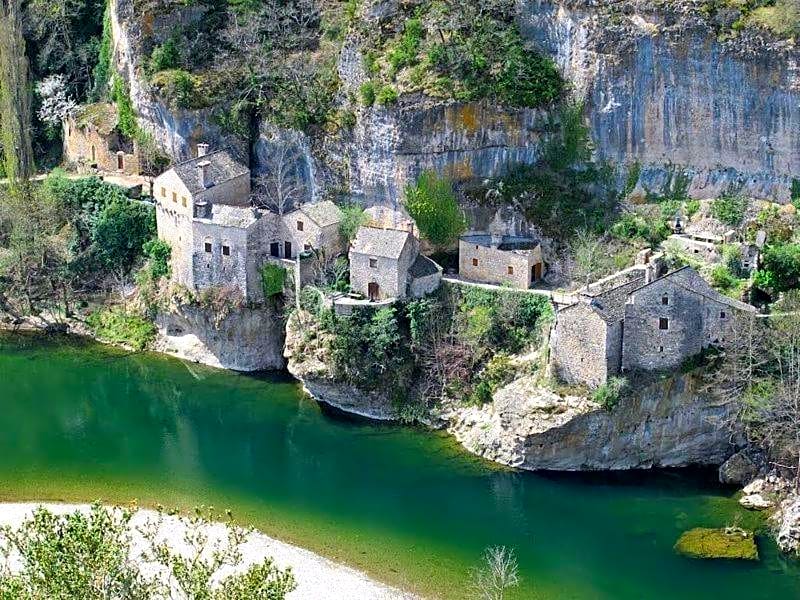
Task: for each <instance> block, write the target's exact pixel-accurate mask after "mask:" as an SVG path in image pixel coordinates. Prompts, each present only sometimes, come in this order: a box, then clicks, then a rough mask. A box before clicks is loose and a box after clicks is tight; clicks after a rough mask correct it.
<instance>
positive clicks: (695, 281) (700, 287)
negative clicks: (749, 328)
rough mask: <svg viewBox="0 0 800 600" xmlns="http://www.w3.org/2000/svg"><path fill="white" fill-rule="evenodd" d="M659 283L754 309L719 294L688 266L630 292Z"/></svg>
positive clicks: (717, 300) (716, 300) (723, 302)
mask: <svg viewBox="0 0 800 600" xmlns="http://www.w3.org/2000/svg"><path fill="white" fill-rule="evenodd" d="M661 283H673V284H675V285H679V286H681V287H682V288H684V289H685V290H688V291H690V292H693V293H695V294H698V295H700V296H703V297H704V298H708V299H709V300H713V301H715V302H719V303H720V304H725V305H727V306H730V307H731V308H735V309H737V310H743V311H747V312H755V311H756V309H755V307H754V306H751V305H750V304H746V303H744V302H740V301H739V300H734V299H733V298H729V297H728V296H725V295H724V294H720V293H719V292H718V291H717V290H715V289H714V288H712V287H711V286H710V285H709V284H708V282H706V280H705V279H703V278H702V277H701V276H700V274H699V273H698V272H697V271H695V270H694V269H693V268H692V267H690V266H685V267H681V268H680V269H677V270H676V271H672V272H671V273H667V274H666V275H664V276H663V277H659V278H658V279H655V280H654V281H651V282H650V283H648V284H647V285H643V286H640V287H638V288H637V289H636V290H634V291H633V292H632V293H634V294H635V293H636V292H638V291H639V290H641V289H643V288H646V287H648V286H651V285H655V284H661Z"/></svg>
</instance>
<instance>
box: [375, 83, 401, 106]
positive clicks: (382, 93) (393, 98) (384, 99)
mask: <svg viewBox="0 0 800 600" xmlns="http://www.w3.org/2000/svg"><path fill="white" fill-rule="evenodd" d="M397 99H398V94H397V90H396V89H394V88H393V87H392V86H391V85H385V86H383V87H382V88H381V89H380V90H378V93H377V94H376V95H375V101H376V102H377V103H378V104H380V105H382V106H386V105H387V104H394V103H395V102H397Z"/></svg>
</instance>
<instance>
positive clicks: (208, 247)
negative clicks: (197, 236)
mask: <svg viewBox="0 0 800 600" xmlns="http://www.w3.org/2000/svg"><path fill="white" fill-rule="evenodd" d="M203 248H204V249H205V251H206V252H208V253H209V254H210V253H211V242H206V243H205V244H203Z"/></svg>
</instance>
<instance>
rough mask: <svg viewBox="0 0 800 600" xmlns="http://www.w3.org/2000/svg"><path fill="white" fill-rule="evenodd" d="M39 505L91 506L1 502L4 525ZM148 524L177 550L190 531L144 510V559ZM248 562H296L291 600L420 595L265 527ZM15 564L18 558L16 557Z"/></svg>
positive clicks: (252, 538)
mask: <svg viewBox="0 0 800 600" xmlns="http://www.w3.org/2000/svg"><path fill="white" fill-rule="evenodd" d="M37 506H44V507H46V508H47V509H49V510H50V511H51V512H53V513H55V514H65V513H69V512H73V511H75V510H81V511H88V510H89V508H90V507H89V506H88V505H85V504H82V505H75V504H49V503H45V504H36V503H19V504H9V503H7V504H0V527H2V526H11V527H17V526H19V525H21V524H22V523H23V522H24V521H25V519H27V518H28V517H30V515H31V514H32V512H33V511H34V509H35V508H36V507H37ZM148 523H159V525H158V527H159V529H158V536H159V538H163V539H165V540H169V542H170V544H171V545H172V546H173V548H174V549H175V550H178V551H180V550H181V544H182V540H183V538H184V533H185V531H186V524H185V522H184V520H182V519H181V518H180V517H176V516H166V515H165V516H163V518H161V520H160V521H159V515H158V513H156V512H155V511H152V510H145V509H140V510H138V511H136V513H135V514H134V516H133V518H132V519H131V522H130V530H131V541H132V544H131V549H132V557H133V558H134V559H139V558H140V557H141V552H142V550H143V549H144V548H145V547H146V542H145V540H144V538H143V536H142V534H141V533H140V532H139V529H140V528H142V527H143V526H145V525H146V524H148ZM206 533H207V534H208V536H209V539H211V540H216V539H225V536H226V528H225V526H224V525H222V524H216V523H211V524H208V525H207V526H206ZM241 551H242V557H243V562H242V565H240V567H239V568H245V567H247V566H248V565H250V564H253V563H255V562H258V561H261V560H263V559H264V558H265V557H272V559H273V561H274V562H275V564H276V565H277V566H278V567H280V568H282V569H284V568H286V567H291V568H292V571H293V572H294V575H295V579H296V580H297V589H296V590H295V591H294V592H292V593H290V594H289V595H288V598H289V600H352V599H354V598H358V599H359V600H373V599H374V600H419V597H418V596H415V595H413V594H410V593H407V592H403V591H401V590H398V589H397V588H392V587H389V586H386V585H384V584H381V583H378V582H376V581H373V580H372V579H370V578H369V577H367V576H366V575H365V574H364V573H361V572H360V571H356V570H355V569H352V568H350V567H347V566H344V565H340V564H337V563H335V562H333V561H331V560H328V559H326V558H323V557H322V556H319V555H317V554H314V553H313V552H309V551H308V550H304V549H303V548H298V547H297V546H293V545H291V544H287V543H285V542H281V541H279V540H276V539H274V538H271V537H268V536H266V535H264V534H263V533H260V532H253V533H251V534H250V535H249V536H248V538H247V541H246V542H245V544H244V545H243V546H242V548H241ZM11 566H12V569H14V568H15V562H14V560H13V557H12V565H11Z"/></svg>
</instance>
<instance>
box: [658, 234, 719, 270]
mask: <svg viewBox="0 0 800 600" xmlns="http://www.w3.org/2000/svg"><path fill="white" fill-rule="evenodd" d="M667 240H668V241H670V242H672V243H674V244H675V245H677V246H678V247H679V248H681V249H682V250H683V251H684V252H686V253H687V254H688V255H689V256H691V257H693V258H695V259H697V260H701V261H703V262H708V263H716V262H719V261H720V260H721V258H722V255H721V254H720V245H721V244H722V243H723V238H722V237H721V236H717V235H713V234H710V233H673V234H672V235H671V236H669V237H668V238H667Z"/></svg>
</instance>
